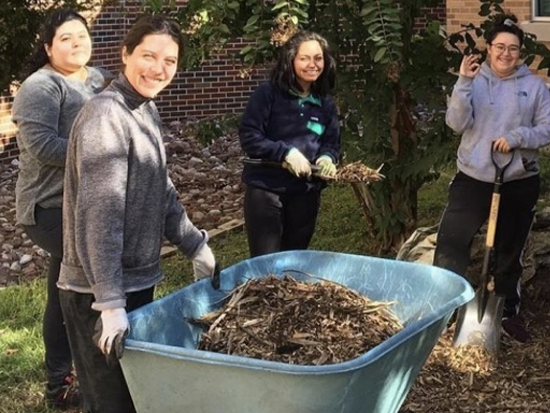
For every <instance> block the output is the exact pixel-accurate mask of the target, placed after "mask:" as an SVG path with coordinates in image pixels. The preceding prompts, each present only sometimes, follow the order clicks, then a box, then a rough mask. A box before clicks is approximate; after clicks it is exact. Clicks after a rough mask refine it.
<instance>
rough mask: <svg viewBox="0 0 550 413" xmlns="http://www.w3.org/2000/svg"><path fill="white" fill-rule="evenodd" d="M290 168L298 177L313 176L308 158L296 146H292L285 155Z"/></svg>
mask: <svg viewBox="0 0 550 413" xmlns="http://www.w3.org/2000/svg"><path fill="white" fill-rule="evenodd" d="M285 162H286V163H287V164H288V170H289V171H290V172H291V173H292V174H293V175H296V176H298V177H300V176H307V177H309V176H311V164H310V163H309V161H308V160H307V158H306V157H305V156H304V155H302V152H300V151H299V150H298V149H296V148H292V149H291V150H290V151H289V152H288V153H287V155H286V156H285Z"/></svg>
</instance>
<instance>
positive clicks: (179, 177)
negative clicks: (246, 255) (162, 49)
mask: <svg viewBox="0 0 550 413" xmlns="http://www.w3.org/2000/svg"><path fill="white" fill-rule="evenodd" d="M196 123H197V121H189V122H185V123H184V122H172V123H170V125H169V126H168V127H167V128H165V132H164V138H163V140H164V145H165V149H166V157H167V164H168V170H169V175H170V178H171V179H172V182H173V183H174V186H175V187H176V190H177V191H178V194H179V198H180V202H181V203H182V204H183V205H184V207H185V209H186V212H187V215H188V216H189V217H190V219H191V220H192V221H193V223H194V224H195V225H196V226H197V227H198V228H201V229H206V230H209V231H210V230H214V229H216V228H218V227H219V226H221V225H223V224H225V223H228V222H230V221H233V220H240V219H242V200H243V185H242V184H241V172H242V159H243V154H242V150H241V148H240V144H239V139H238V136H237V134H236V132H231V133H229V134H227V135H224V136H220V137H218V138H217V139H214V140H213V141H212V142H211V144H210V145H209V146H208V147H203V145H201V143H200V142H199V141H198V139H197V138H196V136H195V135H196V131H197V130H198V128H197V127H196ZM18 171H19V161H18V160H17V159H13V160H12V161H11V162H10V163H7V164H1V163H0V253H1V254H0V287H4V286H7V285H10V284H17V283H19V282H21V281H22V280H24V279H30V278H34V277H37V276H40V275H42V274H43V273H44V269H45V267H46V266H47V263H48V253H47V252H46V251H44V250H42V249H41V248H40V247H38V246H36V245H33V242H32V241H31V240H30V239H29V238H28V236H27V234H25V232H24V230H23V228H22V227H21V226H20V225H19V224H17V223H16V220H15V183H16V181H17V174H18ZM167 244H168V243H167Z"/></svg>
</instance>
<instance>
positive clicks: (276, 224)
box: [244, 185, 321, 257]
mask: <svg viewBox="0 0 550 413" xmlns="http://www.w3.org/2000/svg"><path fill="white" fill-rule="evenodd" d="M320 199H321V193H320V192H319V191H312V192H307V193H300V194H276V193H274V192H269V191H266V190H264V189H259V188H254V187H252V186H248V185H247V187H246V190H245V195H244V220H245V225H246V233H247V236H248V247H249V249H250V256H252V257H256V256H258V255H264V254H269V253H272V252H279V251H288V250H302V249H307V247H308V246H309V243H310V241H311V238H312V237H313V232H314V231H315V223H316V221H317V213H318V211H319V205H320Z"/></svg>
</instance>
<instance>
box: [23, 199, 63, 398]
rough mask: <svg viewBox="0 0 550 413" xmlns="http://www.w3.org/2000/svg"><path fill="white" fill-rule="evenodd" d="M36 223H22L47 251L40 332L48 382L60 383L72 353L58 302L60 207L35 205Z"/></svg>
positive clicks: (61, 218) (61, 237)
mask: <svg viewBox="0 0 550 413" xmlns="http://www.w3.org/2000/svg"><path fill="white" fill-rule="evenodd" d="M35 221H36V225H23V229H24V230H25V232H26V233H27V235H28V236H29V238H30V239H31V240H32V241H33V242H34V243H35V244H36V245H38V246H39V247H40V248H42V249H44V250H45V251H47V252H49V253H50V263H49V268H48V295H47V300H46V309H45V311H44V321H43V325H42V329H43V331H42V333H43V337H44V349H45V362H46V373H47V380H48V385H49V386H51V387H55V386H58V385H60V384H62V383H63V381H64V379H65V377H66V376H67V375H68V374H69V373H70V372H71V369H72V356H71V349H70V347H69V340H68V339H67V332H66V331H65V324H64V323H63V314H62V313H61V306H60V304H59V290H58V289H57V280H58V279H59V267H60V265H61V259H62V257H63V228H62V222H63V214H62V211H61V208H52V209H44V208H42V207H40V206H38V205H37V206H36V208H35Z"/></svg>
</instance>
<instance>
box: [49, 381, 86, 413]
mask: <svg viewBox="0 0 550 413" xmlns="http://www.w3.org/2000/svg"><path fill="white" fill-rule="evenodd" d="M45 398H46V404H47V405H48V407H51V408H54V409H59V410H68V409H73V408H76V407H80V401H81V397H80V390H79V389H78V384H77V382H76V378H75V377H74V376H72V375H70V376H67V377H65V379H64V380H63V382H62V383H61V384H59V385H57V386H52V385H50V384H48V385H47V386H46V397H45Z"/></svg>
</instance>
